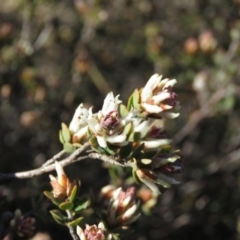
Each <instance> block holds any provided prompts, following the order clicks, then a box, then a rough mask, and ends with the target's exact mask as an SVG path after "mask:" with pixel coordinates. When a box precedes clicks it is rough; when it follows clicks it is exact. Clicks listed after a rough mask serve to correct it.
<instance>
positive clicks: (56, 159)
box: [42, 150, 65, 167]
mask: <svg viewBox="0 0 240 240" xmlns="http://www.w3.org/2000/svg"><path fill="white" fill-rule="evenodd" d="M64 153H65V151H64V150H62V151H60V152H59V153H58V154H56V155H55V156H53V157H52V158H51V159H49V160H47V161H46V162H45V163H44V164H43V165H42V166H43V167H46V166H48V165H50V164H52V163H54V162H55V161H58V160H59V159H60V158H61V157H62V156H63V154H64Z"/></svg>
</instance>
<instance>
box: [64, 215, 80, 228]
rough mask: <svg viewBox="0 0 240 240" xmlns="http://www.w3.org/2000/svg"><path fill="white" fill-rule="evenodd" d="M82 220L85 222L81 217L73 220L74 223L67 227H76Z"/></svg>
mask: <svg viewBox="0 0 240 240" xmlns="http://www.w3.org/2000/svg"><path fill="white" fill-rule="evenodd" d="M82 220H83V217H80V218H77V219H75V220H73V221H72V222H69V223H68V224H67V225H68V226H70V227H76V226H77V225H78V224H79V223H80V222H81V221H82Z"/></svg>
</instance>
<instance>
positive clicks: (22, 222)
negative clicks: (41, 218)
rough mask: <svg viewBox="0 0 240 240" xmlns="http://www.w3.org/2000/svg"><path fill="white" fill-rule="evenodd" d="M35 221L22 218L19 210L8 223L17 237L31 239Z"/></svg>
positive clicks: (29, 218)
mask: <svg viewBox="0 0 240 240" xmlns="http://www.w3.org/2000/svg"><path fill="white" fill-rule="evenodd" d="M34 223H35V219H34V218H31V217H24V216H22V213H21V211H20V210H19V209H17V210H16V211H15V213H14V218H13V219H12V220H11V222H10V226H11V229H12V230H13V232H14V233H16V234H17V235H18V236H19V237H27V238H29V237H31V236H32V235H33V233H34V230H35V226H34Z"/></svg>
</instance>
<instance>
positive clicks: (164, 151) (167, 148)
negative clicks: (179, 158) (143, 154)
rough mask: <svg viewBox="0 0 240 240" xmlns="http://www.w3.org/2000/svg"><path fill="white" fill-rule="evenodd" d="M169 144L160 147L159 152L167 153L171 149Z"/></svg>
mask: <svg viewBox="0 0 240 240" xmlns="http://www.w3.org/2000/svg"><path fill="white" fill-rule="evenodd" d="M171 149H172V148H171V146H170V145H166V146H164V147H163V148H162V149H161V151H160V152H161V153H169V152H170V151H171Z"/></svg>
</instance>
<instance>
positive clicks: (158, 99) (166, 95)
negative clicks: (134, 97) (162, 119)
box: [151, 92, 171, 104]
mask: <svg viewBox="0 0 240 240" xmlns="http://www.w3.org/2000/svg"><path fill="white" fill-rule="evenodd" d="M170 97H171V94H170V93H168V92H161V93H160V94H158V95H155V96H153V97H152V98H151V99H152V100H153V102H154V104H159V103H160V102H162V101H164V100H166V99H168V98H170Z"/></svg>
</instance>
